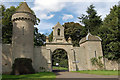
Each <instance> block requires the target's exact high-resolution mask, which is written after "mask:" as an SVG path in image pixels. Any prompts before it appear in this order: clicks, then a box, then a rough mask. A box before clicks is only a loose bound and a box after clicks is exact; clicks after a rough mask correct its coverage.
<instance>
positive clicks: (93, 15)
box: [78, 5, 102, 34]
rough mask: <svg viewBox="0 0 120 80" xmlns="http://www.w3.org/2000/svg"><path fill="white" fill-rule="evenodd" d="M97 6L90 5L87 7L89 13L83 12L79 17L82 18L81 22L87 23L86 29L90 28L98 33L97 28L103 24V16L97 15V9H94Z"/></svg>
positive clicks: (93, 32)
mask: <svg viewBox="0 0 120 80" xmlns="http://www.w3.org/2000/svg"><path fill="white" fill-rule="evenodd" d="M94 8H95V6H93V5H90V6H89V7H88V9H87V11H86V12H87V15H85V14H82V16H81V17H78V18H79V19H80V23H82V24H84V25H85V30H86V31H87V30H88V29H89V30H90V32H91V33H92V34H97V30H98V28H99V27H100V25H101V24H102V19H101V18H100V17H101V16H98V15H97V12H96V10H95V9H94Z"/></svg>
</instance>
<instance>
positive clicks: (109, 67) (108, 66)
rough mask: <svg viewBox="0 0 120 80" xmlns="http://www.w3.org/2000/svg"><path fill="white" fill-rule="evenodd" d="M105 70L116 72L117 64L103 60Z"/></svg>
mask: <svg viewBox="0 0 120 80" xmlns="http://www.w3.org/2000/svg"><path fill="white" fill-rule="evenodd" d="M105 69H106V70H118V62H117V61H112V60H108V59H105Z"/></svg>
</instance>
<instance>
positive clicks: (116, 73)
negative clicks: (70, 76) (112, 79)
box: [73, 70, 118, 75]
mask: <svg viewBox="0 0 120 80" xmlns="http://www.w3.org/2000/svg"><path fill="white" fill-rule="evenodd" d="M73 72H79V73H85V74H96V75H118V71H112V70H83V71H73Z"/></svg>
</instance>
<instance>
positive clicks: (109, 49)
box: [99, 5, 120, 60]
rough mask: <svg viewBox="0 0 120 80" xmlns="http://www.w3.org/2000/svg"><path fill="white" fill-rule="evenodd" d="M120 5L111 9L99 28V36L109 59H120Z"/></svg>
mask: <svg viewBox="0 0 120 80" xmlns="http://www.w3.org/2000/svg"><path fill="white" fill-rule="evenodd" d="M118 11H120V7H119V6H117V5H115V6H113V8H111V9H110V14H108V15H107V16H106V18H105V19H104V21H103V25H102V26H101V27H100V29H99V36H100V37H101V38H102V40H103V41H102V45H103V51H104V55H105V56H106V57H107V58H108V59H112V60H118V59H119V57H120V49H119V46H120V40H119V35H120V34H119V30H118V29H119V26H120V24H118V19H119V16H120V14H119V12H118Z"/></svg>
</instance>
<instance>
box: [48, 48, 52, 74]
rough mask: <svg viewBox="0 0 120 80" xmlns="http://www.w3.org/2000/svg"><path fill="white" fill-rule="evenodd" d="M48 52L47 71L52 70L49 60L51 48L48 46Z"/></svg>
mask: <svg viewBox="0 0 120 80" xmlns="http://www.w3.org/2000/svg"><path fill="white" fill-rule="evenodd" d="M47 52H48V62H47V63H48V71H50V72H52V61H51V50H50V48H47Z"/></svg>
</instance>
